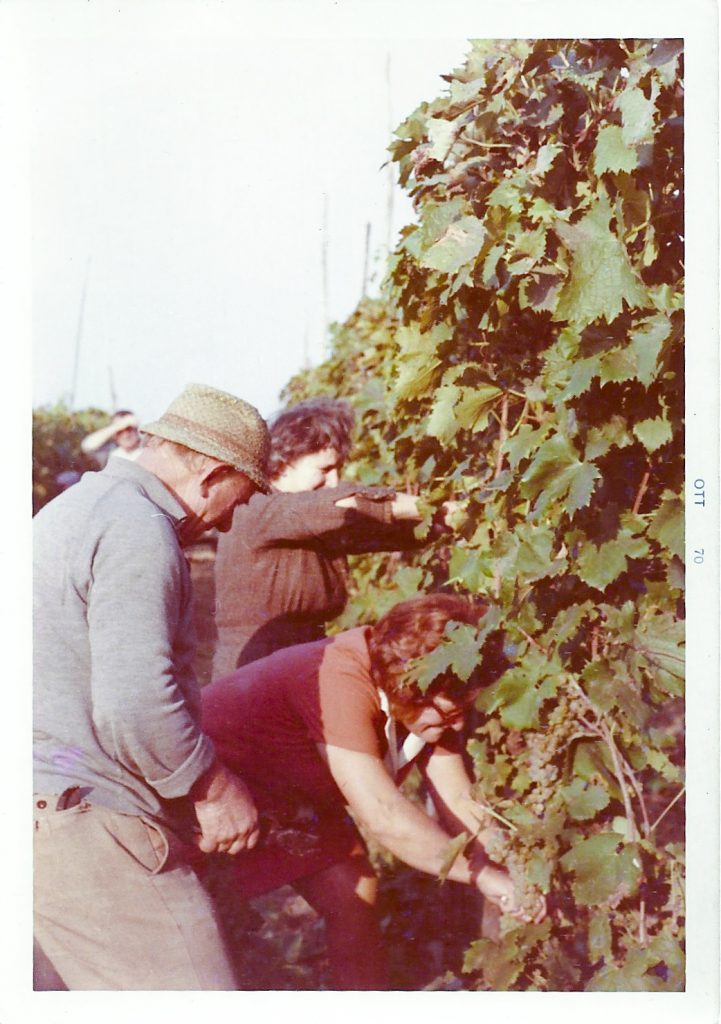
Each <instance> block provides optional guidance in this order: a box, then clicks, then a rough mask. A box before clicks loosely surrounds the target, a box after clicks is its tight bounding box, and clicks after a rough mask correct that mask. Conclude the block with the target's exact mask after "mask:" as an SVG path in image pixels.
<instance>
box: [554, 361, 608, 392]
mask: <svg viewBox="0 0 721 1024" xmlns="http://www.w3.org/2000/svg"><path fill="white" fill-rule="evenodd" d="M600 375H601V360H600V358H599V357H598V356H588V357H587V358H585V359H577V360H575V361H574V364H573V370H572V371H571V379H570V380H569V382H568V384H567V385H566V387H565V389H564V390H563V391H562V393H561V395H560V400H561V401H562V402H567V401H568V400H569V398H578V396H579V395H582V394H583V393H584V391H588V389H589V388H590V386H591V381H592V380H593V378H594V377H600Z"/></svg>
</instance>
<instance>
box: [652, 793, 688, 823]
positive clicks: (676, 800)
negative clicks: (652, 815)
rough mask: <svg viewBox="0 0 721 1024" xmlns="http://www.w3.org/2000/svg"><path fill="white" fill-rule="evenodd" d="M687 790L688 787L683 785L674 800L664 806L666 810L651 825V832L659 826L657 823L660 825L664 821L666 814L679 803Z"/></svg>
mask: <svg viewBox="0 0 721 1024" xmlns="http://www.w3.org/2000/svg"><path fill="white" fill-rule="evenodd" d="M685 792H686V787H685V786H682V787H681V789H680V790H679V792H678V793H677V794H676V796H675V797H674V798H673V800H672V801H671V803H670V804H668V805H667V806H666V807H665V808H664V810H662V811H661V813H660V814H659V816H658V818H656V820H655V821H654V823H653V825H652V826H651V828H650V829H649V832H653V831H654V830H655V828H656V826H657V825H659V824H660V823H661V821H662V820H663V819H664V818H665V817H666V815H667V814H668V812H669V811H670V810H671V808H672V807H673V805H674V804H675V803H678V801H679V800H680V799H681V797H682V796H683V795H684V793H685Z"/></svg>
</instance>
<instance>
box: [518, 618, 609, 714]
mask: <svg viewBox="0 0 721 1024" xmlns="http://www.w3.org/2000/svg"><path fill="white" fill-rule="evenodd" d="M518 632H519V633H520V634H521V636H522V637H524V638H525V639H526V640H528V642H529V644H533V646H534V647H537V648H538V650H539V651H540V652H541V654H545V655H546V657H548V651H547V650H546V648H545V647H543V646H542V645H541V644H539V642H538V640H534V639H533V637H532V636H531V635H530V634H529V633H527V632H526V631H525V629H521V628H520V627H519V629H518ZM573 681H574V682H576V681H575V679H574V680H573ZM576 686H578V683H576ZM578 688H579V690H580V689H581V687H580V686H579V687H578ZM581 692H582V693H583V690H581ZM583 696H584V697H585V696H586V694H585V693H584V694H583ZM586 699H587V700H588V698H586ZM589 703H590V702H589ZM591 707H593V705H591ZM594 710H595V709H594Z"/></svg>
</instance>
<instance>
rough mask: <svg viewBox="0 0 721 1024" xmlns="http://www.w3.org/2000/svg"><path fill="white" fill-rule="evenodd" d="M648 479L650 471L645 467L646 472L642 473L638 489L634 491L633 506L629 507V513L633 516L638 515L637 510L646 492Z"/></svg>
mask: <svg viewBox="0 0 721 1024" xmlns="http://www.w3.org/2000/svg"><path fill="white" fill-rule="evenodd" d="M650 479H651V473H650V471H649V470H648V469H647V470H646V472H645V473H644V474H643V479H642V480H641V483H640V485H639V488H638V491H637V492H636V500H635V501H634V503H633V508H632V509H631V515H633V516H636V515H638V510H639V509H640V507H641V502H642V501H643V496H644V494H645V493H646V488H647V487H648V482H649V480H650Z"/></svg>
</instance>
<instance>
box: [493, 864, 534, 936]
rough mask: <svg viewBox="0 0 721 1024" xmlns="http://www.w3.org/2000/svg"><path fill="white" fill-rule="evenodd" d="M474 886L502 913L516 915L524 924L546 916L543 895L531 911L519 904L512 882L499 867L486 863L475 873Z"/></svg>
mask: <svg viewBox="0 0 721 1024" xmlns="http://www.w3.org/2000/svg"><path fill="white" fill-rule="evenodd" d="M476 886H477V887H478V889H479V890H480V892H482V893H483V895H484V896H485V898H486V899H487V900H488V902H489V903H493V904H495V906H497V907H498V908H499V909H500V910H501V912H502V913H504V914H509V915H510V916H511V917H517V918H518V919H519V920H520V921H524V922H525V923H526V924H531V923H533V924H540V923H541V921H542V920H543V919H544V917H545V916H546V901H545V899H544V898H543V896H540V897H539V899H538V901H537V904H536V906H535V907H534V908H533V911H531V912H529V911H526V910H524V909H523V908H522V907H521V906H520V905H519V902H518V896H517V894H516V890H515V888H514V886H513V882H512V881H511V879H510V877H509V876H508V874H507V873H506V872H505V871H502V870H501V869H500V868H495V867H492V866H491V865H490V864H486V865H485V867H482V868H481V870H480V871H479V872H478V874H477V875H476Z"/></svg>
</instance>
